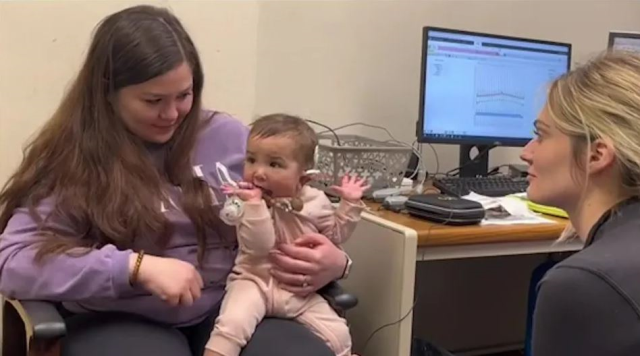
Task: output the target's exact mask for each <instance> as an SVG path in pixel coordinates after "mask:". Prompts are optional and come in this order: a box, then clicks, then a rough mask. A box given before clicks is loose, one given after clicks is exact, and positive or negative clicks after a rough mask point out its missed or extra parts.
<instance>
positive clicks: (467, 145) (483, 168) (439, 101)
mask: <svg viewBox="0 0 640 356" xmlns="http://www.w3.org/2000/svg"><path fill="white" fill-rule="evenodd" d="M570 63H571V44H568V43H560V42H550V41H542V40H533V39H524V38H516V37H508V36H499V35H491V34H486V33H477V32H468V31H460V30H451V29H444V28H437V27H424V29H423V42H422V74H421V81H420V115H419V120H418V133H417V136H418V142H421V143H445V144H457V145H461V147H460V173H459V174H460V176H484V175H486V174H487V169H488V156H489V150H490V149H491V148H493V147H495V146H524V145H525V144H526V143H527V142H529V140H531V139H532V138H533V122H534V120H535V119H536V117H537V116H538V113H539V111H540V109H541V108H542V106H543V105H544V103H545V101H546V88H547V85H548V84H549V83H550V82H551V81H553V80H554V79H556V78H557V77H558V76H560V75H562V74H564V73H566V72H567V71H568V70H569V65H570ZM473 147H476V148H477V149H478V151H479V154H478V155H477V156H476V157H474V158H473V159H472V158H471V157H470V153H471V150H472V148H473Z"/></svg>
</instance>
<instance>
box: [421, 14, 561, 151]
mask: <svg viewBox="0 0 640 356" xmlns="http://www.w3.org/2000/svg"><path fill="white" fill-rule="evenodd" d="M431 31H440V32H449V33H453V34H461V35H471V36H481V37H490V38H495V39H502V40H513V41H525V42H530V43H538V44H547V45H554V46H563V47H567V49H568V51H569V53H568V57H567V72H568V71H569V70H570V69H571V52H572V46H571V43H566V42H556V41H549V40H541V39H533V38H525V37H515V36H506V35H497V34H491V33H484V32H476V31H467V30H458V29H451V28H444V27H435V26H424V27H423V28H422V61H421V67H420V112H419V114H418V127H417V130H418V132H417V133H416V136H417V140H418V142H419V143H443V144H453V145H491V146H509V147H523V146H525V145H526V144H527V143H528V142H529V141H531V138H522V139H521V138H513V137H499V136H464V137H462V138H450V137H443V138H438V137H431V136H426V135H425V134H424V119H425V118H424V116H425V115H424V112H425V111H424V109H425V90H426V86H427V81H426V77H427V52H428V41H429V32H431ZM531 130H532V132H533V126H532V127H531Z"/></svg>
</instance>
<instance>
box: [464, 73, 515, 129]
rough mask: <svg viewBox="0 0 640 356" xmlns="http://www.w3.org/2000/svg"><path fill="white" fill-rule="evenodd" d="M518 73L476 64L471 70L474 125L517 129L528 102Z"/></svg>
mask: <svg viewBox="0 0 640 356" xmlns="http://www.w3.org/2000/svg"><path fill="white" fill-rule="evenodd" d="M521 83H522V71H521V70H519V69H518V68H517V67H508V66H505V65H501V66H497V65H491V64H484V63H482V64H480V63H479V64H478V65H476V68H475V98H474V99H475V100H474V104H475V120H474V121H475V124H476V125H478V126H488V125H495V124H496V123H498V122H499V123H501V124H503V125H507V126H517V125H519V124H520V123H521V122H522V120H523V119H524V118H525V116H526V110H527V108H526V105H525V104H526V101H527V100H528V98H527V96H526V94H525V92H524V90H523V88H522V84H521Z"/></svg>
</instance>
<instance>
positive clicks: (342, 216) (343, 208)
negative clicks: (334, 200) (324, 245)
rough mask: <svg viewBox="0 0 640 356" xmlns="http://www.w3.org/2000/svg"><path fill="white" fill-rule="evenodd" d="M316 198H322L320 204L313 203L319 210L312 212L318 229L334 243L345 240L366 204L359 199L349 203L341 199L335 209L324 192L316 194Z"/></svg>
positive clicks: (354, 226)
mask: <svg viewBox="0 0 640 356" xmlns="http://www.w3.org/2000/svg"><path fill="white" fill-rule="evenodd" d="M316 199H323V200H324V201H323V202H322V203H321V204H314V206H317V207H319V211H317V212H314V217H315V221H316V226H317V228H318V231H319V232H320V233H321V234H322V235H325V236H326V237H328V238H329V239H330V240H331V241H333V243H334V244H336V245H340V244H342V243H344V242H345V241H347V239H348V238H349V237H351V234H352V233H353V230H355V228H356V225H357V224H358V222H359V221H360V216H361V215H362V211H363V210H364V209H365V208H366V205H365V204H364V203H363V202H362V201H361V200H360V201H358V202H357V203H351V202H348V201H346V200H344V199H343V200H341V201H340V204H339V205H338V208H337V209H336V208H334V207H333V205H332V204H331V201H329V199H328V198H327V197H326V196H325V195H324V194H321V195H318V197H317V198H316Z"/></svg>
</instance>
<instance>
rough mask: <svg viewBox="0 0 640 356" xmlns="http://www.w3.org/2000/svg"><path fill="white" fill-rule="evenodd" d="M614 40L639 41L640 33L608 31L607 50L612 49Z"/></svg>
mask: <svg viewBox="0 0 640 356" xmlns="http://www.w3.org/2000/svg"><path fill="white" fill-rule="evenodd" d="M616 38H632V39H636V40H640V32H633V31H609V42H608V44H607V48H608V49H613V45H614V44H615V41H616Z"/></svg>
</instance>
